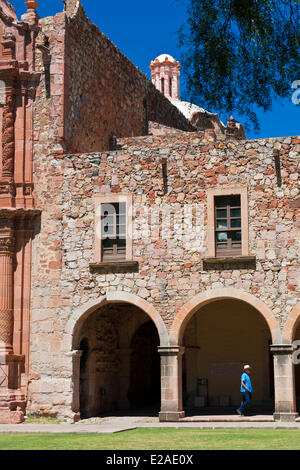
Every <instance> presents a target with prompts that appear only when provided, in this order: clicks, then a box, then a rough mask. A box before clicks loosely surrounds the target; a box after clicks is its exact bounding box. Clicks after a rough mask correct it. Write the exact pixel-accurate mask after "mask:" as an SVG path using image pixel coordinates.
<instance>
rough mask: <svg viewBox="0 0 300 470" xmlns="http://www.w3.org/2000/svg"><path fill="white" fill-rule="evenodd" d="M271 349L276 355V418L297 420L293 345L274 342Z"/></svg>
mask: <svg viewBox="0 0 300 470" xmlns="http://www.w3.org/2000/svg"><path fill="white" fill-rule="evenodd" d="M271 351H272V353H273V355H274V386H275V413H274V419H275V420H280V421H295V419H296V418H297V416H298V414H297V411H296V395H295V380H294V365H293V361H292V354H293V345H292V344H273V345H271Z"/></svg>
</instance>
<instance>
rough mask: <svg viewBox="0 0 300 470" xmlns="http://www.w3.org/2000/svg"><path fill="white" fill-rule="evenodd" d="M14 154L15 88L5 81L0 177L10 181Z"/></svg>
mask: <svg viewBox="0 0 300 470" xmlns="http://www.w3.org/2000/svg"><path fill="white" fill-rule="evenodd" d="M14 156H15V90H14V87H13V83H12V82H11V81H10V82H7V83H6V102H5V105H4V107H3V120H2V174H1V179H4V180H8V181H12V180H13V176H14Z"/></svg>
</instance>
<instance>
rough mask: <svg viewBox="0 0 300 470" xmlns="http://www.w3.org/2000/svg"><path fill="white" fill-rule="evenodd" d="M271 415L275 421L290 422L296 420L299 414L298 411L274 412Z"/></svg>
mask: <svg viewBox="0 0 300 470" xmlns="http://www.w3.org/2000/svg"><path fill="white" fill-rule="evenodd" d="M273 416H274V420H275V421H282V422H285V423H291V422H294V421H296V419H297V418H298V416H299V415H298V413H274V414H273Z"/></svg>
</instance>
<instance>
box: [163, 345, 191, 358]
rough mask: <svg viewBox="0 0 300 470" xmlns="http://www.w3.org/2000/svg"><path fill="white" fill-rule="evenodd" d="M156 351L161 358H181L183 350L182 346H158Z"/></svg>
mask: <svg viewBox="0 0 300 470" xmlns="http://www.w3.org/2000/svg"><path fill="white" fill-rule="evenodd" d="M157 350H158V353H159V354H160V355H161V356H182V355H183V353H184V351H185V348H184V347H182V346H159V347H158V348H157Z"/></svg>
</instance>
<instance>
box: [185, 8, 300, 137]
mask: <svg viewBox="0 0 300 470" xmlns="http://www.w3.org/2000/svg"><path fill="white" fill-rule="evenodd" d="M299 31H300V0H189V9H188V23H187V25H186V26H185V27H183V28H182V29H181V31H180V44H181V46H182V47H183V50H184V57H183V65H184V70H185V72H186V79H187V92H188V95H189V99H191V100H192V101H193V102H195V103H199V104H201V106H205V107H207V108H208V109H209V108H211V109H217V110H219V112H224V113H225V112H226V113H227V114H229V113H232V112H235V111H236V112H238V113H239V114H241V115H244V116H245V117H247V119H248V121H249V122H251V123H252V124H253V125H254V127H255V129H256V130H258V129H259V123H258V119H257V115H256V113H255V112H254V109H255V108H256V107H258V108H261V109H263V110H264V111H267V110H269V109H270V108H271V104H272V101H273V100H275V99H278V98H283V97H288V96H291V84H292V82H293V81H294V80H297V79H300V49H299V43H300V33H299Z"/></svg>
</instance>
